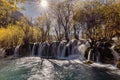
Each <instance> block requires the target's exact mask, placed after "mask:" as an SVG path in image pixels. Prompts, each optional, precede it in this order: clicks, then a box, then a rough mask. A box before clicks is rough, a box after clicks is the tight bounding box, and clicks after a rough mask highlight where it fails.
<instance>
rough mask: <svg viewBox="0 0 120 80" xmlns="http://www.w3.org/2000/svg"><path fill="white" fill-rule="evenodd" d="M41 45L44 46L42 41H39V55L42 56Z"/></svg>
mask: <svg viewBox="0 0 120 80" xmlns="http://www.w3.org/2000/svg"><path fill="white" fill-rule="evenodd" d="M41 47H42V43H39V47H38V56H39V57H40V56H42V53H41Z"/></svg>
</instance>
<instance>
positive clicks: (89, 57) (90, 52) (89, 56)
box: [88, 49, 92, 61]
mask: <svg viewBox="0 0 120 80" xmlns="http://www.w3.org/2000/svg"><path fill="white" fill-rule="evenodd" d="M91 54H92V49H90V51H89V53H88V61H90V59H91Z"/></svg>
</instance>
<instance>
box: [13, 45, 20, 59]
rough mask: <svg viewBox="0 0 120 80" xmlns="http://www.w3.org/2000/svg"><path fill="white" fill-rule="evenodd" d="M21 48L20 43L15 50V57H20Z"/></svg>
mask: <svg viewBox="0 0 120 80" xmlns="http://www.w3.org/2000/svg"><path fill="white" fill-rule="evenodd" d="M19 48H20V45H18V46H17V47H16V48H15V51H14V56H15V57H19Z"/></svg>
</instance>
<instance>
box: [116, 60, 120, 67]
mask: <svg viewBox="0 0 120 80" xmlns="http://www.w3.org/2000/svg"><path fill="white" fill-rule="evenodd" d="M117 68H119V69H120V61H118V62H117Z"/></svg>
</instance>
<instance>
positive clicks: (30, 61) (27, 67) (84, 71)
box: [0, 57, 120, 80]
mask: <svg viewBox="0 0 120 80" xmlns="http://www.w3.org/2000/svg"><path fill="white" fill-rule="evenodd" d="M0 80H120V71H119V70H118V69H117V68H115V67H114V66H112V65H102V64H92V65H85V64H83V63H82V62H81V61H79V60H51V59H41V58H38V57H36V58H35V57H29V58H21V59H16V60H2V61H0Z"/></svg>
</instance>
